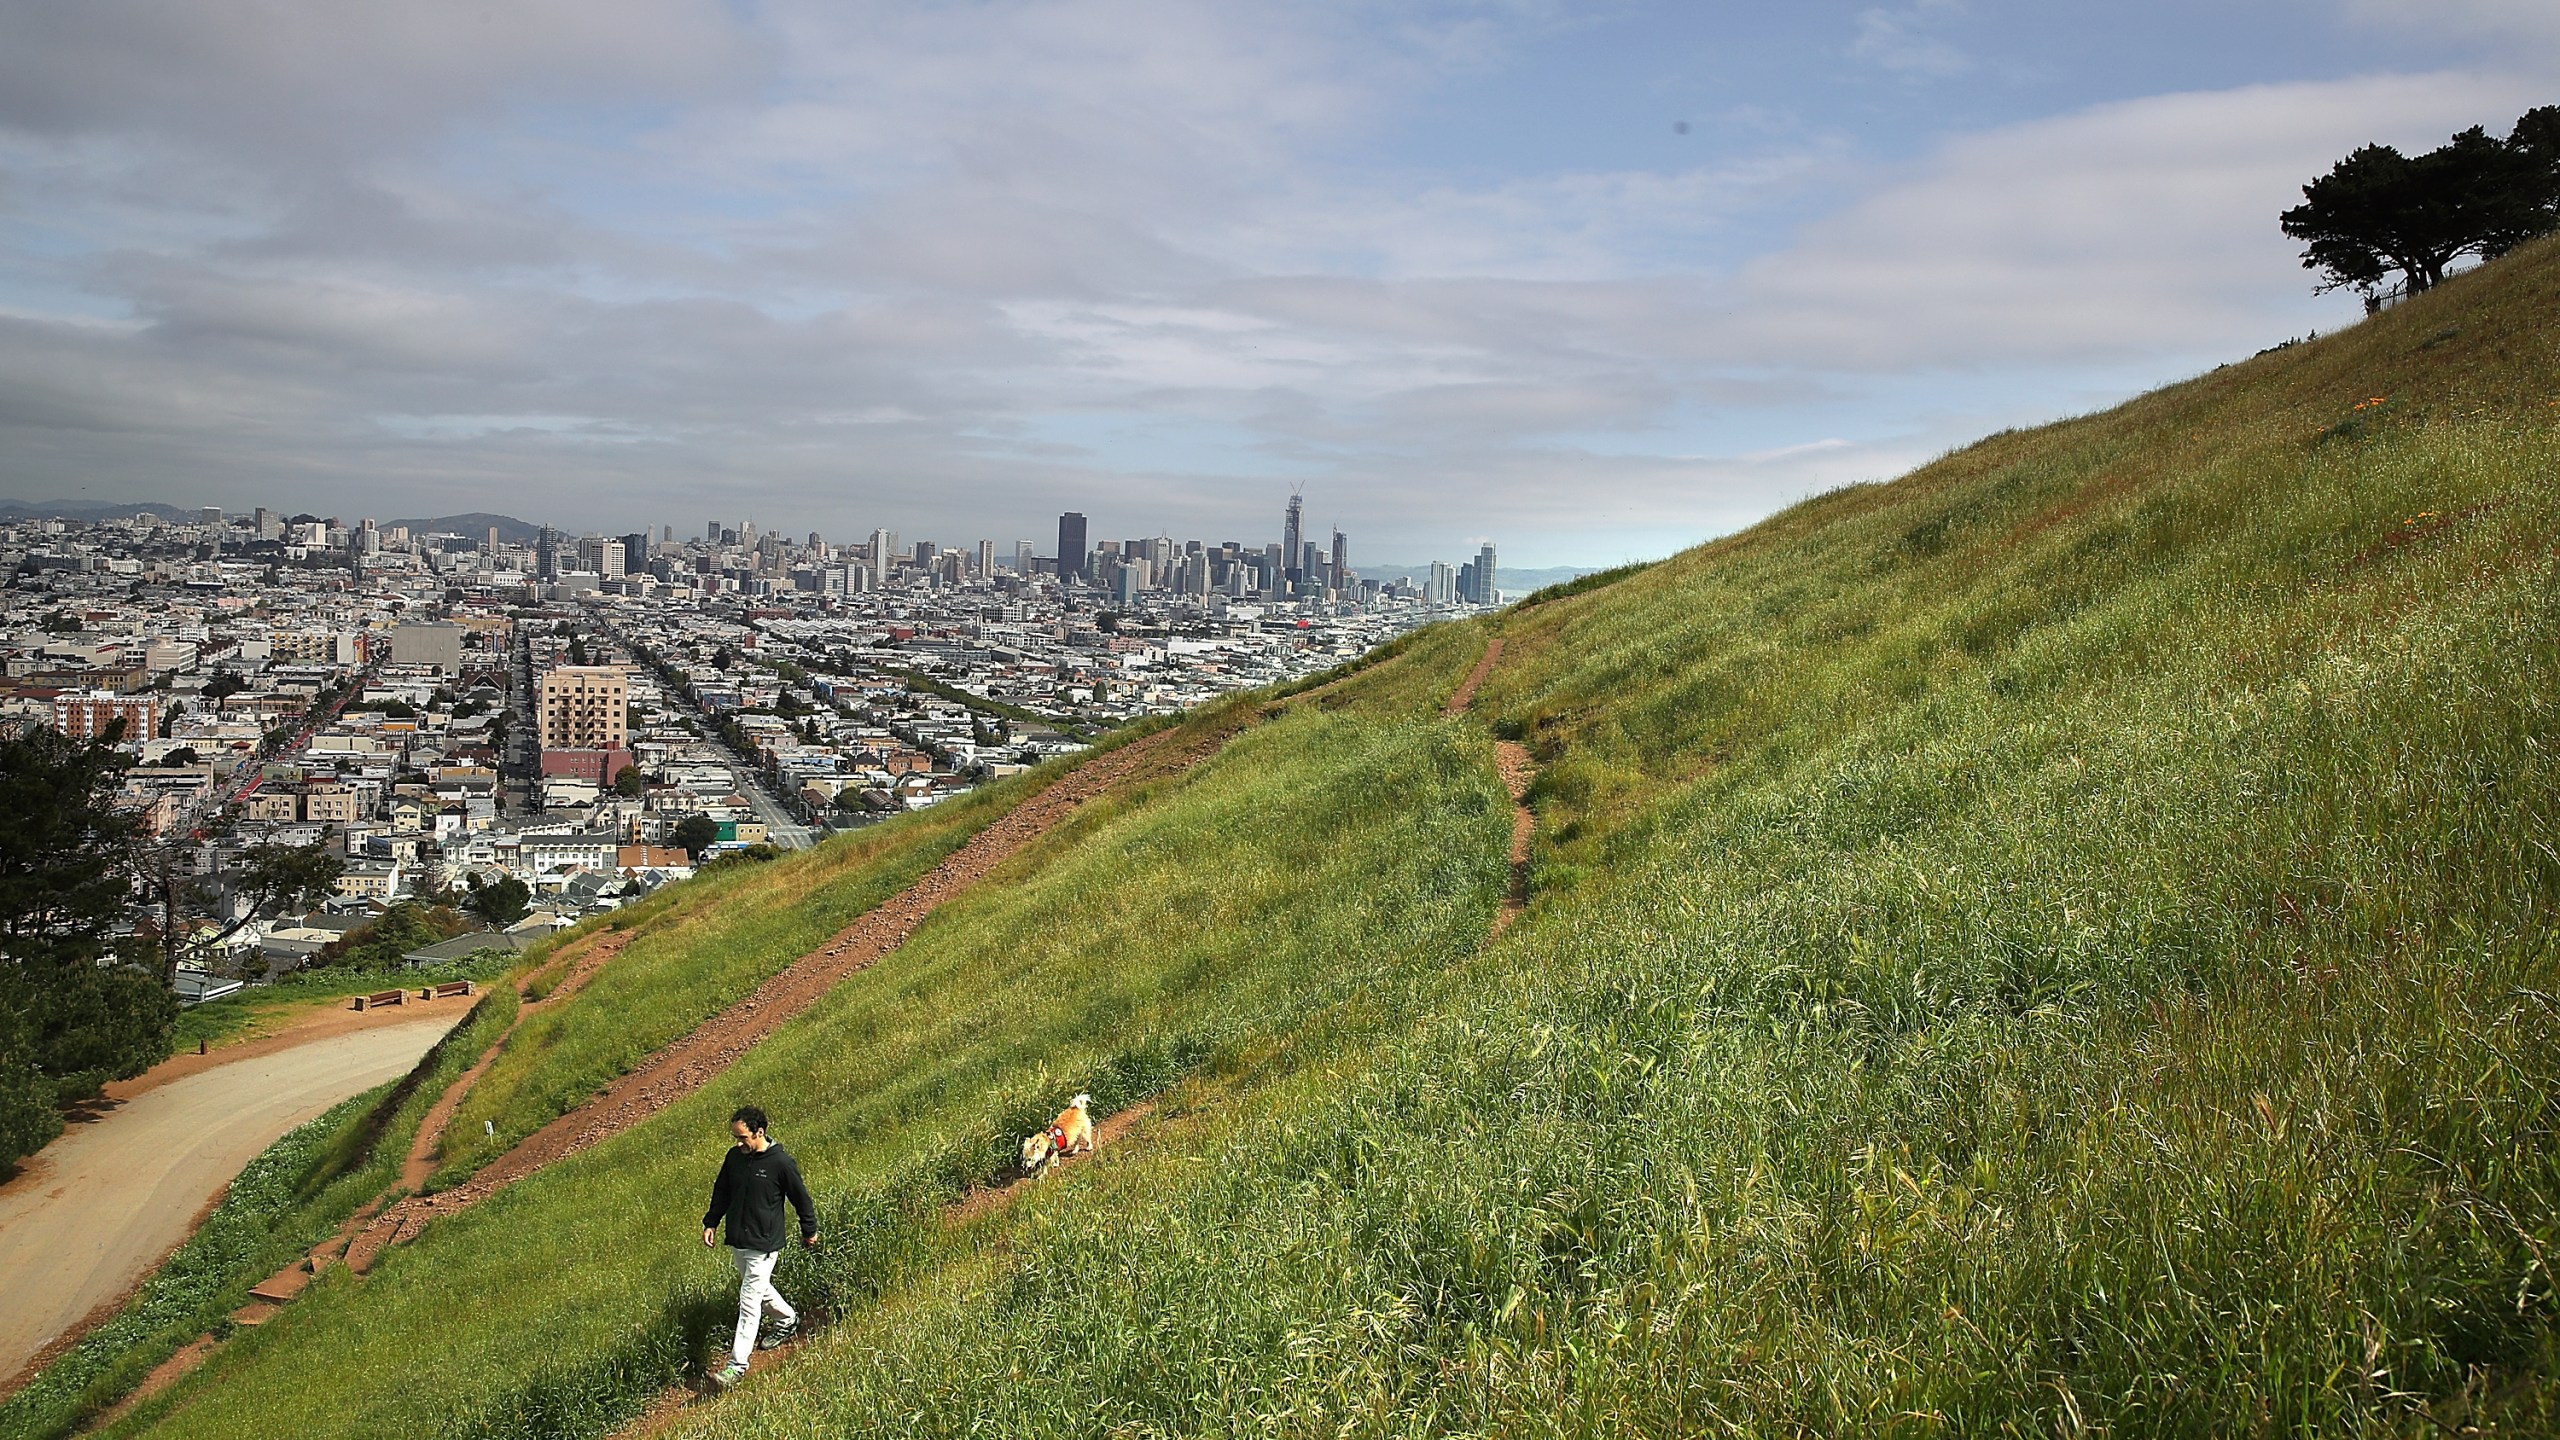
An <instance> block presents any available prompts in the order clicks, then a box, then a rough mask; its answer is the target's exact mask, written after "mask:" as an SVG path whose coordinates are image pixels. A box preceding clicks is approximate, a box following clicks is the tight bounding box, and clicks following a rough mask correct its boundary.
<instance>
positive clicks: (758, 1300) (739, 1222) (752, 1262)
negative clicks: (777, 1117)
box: [702, 1105, 818, 1390]
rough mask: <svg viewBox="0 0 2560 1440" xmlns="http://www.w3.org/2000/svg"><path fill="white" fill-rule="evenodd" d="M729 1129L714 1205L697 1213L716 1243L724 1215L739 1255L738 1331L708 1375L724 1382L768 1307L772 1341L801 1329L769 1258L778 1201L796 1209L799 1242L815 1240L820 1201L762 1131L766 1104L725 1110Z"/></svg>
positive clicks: (737, 1373)
mask: <svg viewBox="0 0 2560 1440" xmlns="http://www.w3.org/2000/svg"><path fill="white" fill-rule="evenodd" d="M729 1134H730V1135H731V1136H732V1137H734V1138H735V1139H736V1140H737V1142H738V1143H737V1144H736V1145H733V1146H731V1147H730V1149H729V1154H728V1156H727V1157H726V1158H725V1159H723V1160H722V1161H721V1162H720V1178H719V1179H717V1180H714V1181H712V1182H711V1208H710V1209H708V1210H706V1211H704V1212H703V1213H702V1243H703V1245H704V1246H706V1247H708V1246H712V1245H716V1244H718V1243H719V1233H720V1221H721V1220H722V1218H723V1217H725V1218H726V1219H727V1220H728V1222H729V1255H730V1258H732V1259H734V1260H736V1261H737V1262H738V1332H737V1334H736V1336H735V1337H733V1338H732V1339H731V1340H730V1342H729V1364H728V1367H727V1368H726V1369H724V1370H722V1371H721V1372H720V1373H719V1374H717V1375H714V1376H712V1377H711V1380H712V1383H713V1384H715V1385H717V1386H719V1387H720V1388H721V1389H723V1390H726V1389H728V1388H729V1387H730V1386H732V1385H735V1384H737V1383H738V1381H739V1380H741V1379H743V1378H745V1376H746V1373H747V1355H748V1353H749V1352H750V1351H753V1350H755V1349H756V1348H757V1345H756V1332H757V1330H758V1329H760V1328H761V1327H762V1326H763V1324H764V1312H765V1310H766V1309H767V1308H768V1307H769V1308H771V1309H772V1311H773V1313H774V1314H775V1315H777V1316H779V1317H781V1318H780V1319H779V1320H777V1321H776V1322H775V1324H774V1327H773V1328H772V1329H771V1330H769V1331H766V1332H765V1335H764V1347H763V1348H765V1349H768V1350H769V1349H771V1348H773V1347H774V1346H776V1345H779V1344H781V1343H782V1342H783V1341H785V1340H788V1339H790V1338H791V1337H792V1336H793V1335H795V1334H798V1333H799V1330H800V1313H799V1312H798V1311H796V1310H794V1309H792V1308H791V1305H790V1302H788V1301H786V1300H784V1299H783V1298H782V1292H780V1291H778V1290H776V1289H774V1288H773V1262H774V1261H776V1260H779V1259H781V1258H782V1245H783V1238H784V1231H783V1228H782V1202H783V1201H785V1200H789V1201H790V1202H791V1208H793V1209H794V1210H797V1211H799V1212H800V1243H801V1244H803V1245H815V1244H817V1243H818V1208H817V1207H816V1206H815V1205H813V1204H811V1203H810V1201H809V1187H808V1185H807V1184H805V1183H803V1182H802V1180H801V1179H800V1164H799V1162H798V1161H796V1160H793V1159H792V1158H791V1153H790V1152H789V1151H787V1150H785V1149H783V1148H782V1147H781V1146H779V1145H776V1144H774V1143H773V1139H772V1137H771V1136H769V1135H767V1134H765V1119H764V1112H763V1111H762V1110H759V1109H757V1108H756V1107H754V1106H753V1105H741V1106H739V1107H738V1109H737V1113H735V1114H733V1115H731V1116H730V1117H729Z"/></svg>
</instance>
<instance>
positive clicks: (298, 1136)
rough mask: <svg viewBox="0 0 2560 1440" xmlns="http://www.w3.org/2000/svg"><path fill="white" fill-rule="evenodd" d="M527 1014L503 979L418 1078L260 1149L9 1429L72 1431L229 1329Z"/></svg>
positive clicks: (3, 1411) (26, 1400)
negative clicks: (263, 1285)
mask: <svg viewBox="0 0 2560 1440" xmlns="http://www.w3.org/2000/svg"><path fill="white" fill-rule="evenodd" d="M515 1013H516V995H515V991H514V990H512V989H510V988H507V987H504V986H501V987H499V988H498V989H497V990H495V991H492V992H491V993H489V994H488V995H485V996H483V997H482V998H481V999H480V1001H479V1002H478V1003H477V1004H476V1005H474V1006H473V1007H472V1011H471V1013H470V1015H469V1016H468V1017H466V1018H465V1019H464V1021H463V1023H462V1024H460V1025H458V1026H456V1027H454V1029H453V1030H452V1031H451V1032H450V1033H448V1034H447V1035H446V1036H445V1038H444V1039H442V1040H440V1041H438V1042H437V1043H436V1046H435V1048H434V1049H432V1050H431V1051H429V1052H428V1053H427V1054H426V1055H425V1056H424V1057H422V1058H421V1059H420V1060H419V1062H418V1064H417V1067H416V1068H415V1069H413V1070H412V1071H411V1072H410V1073H409V1074H408V1075H407V1076H406V1077H403V1078H402V1079H400V1080H396V1081H393V1082H392V1083H390V1084H388V1085H384V1086H381V1087H378V1088H376V1089H374V1090H371V1091H368V1092H366V1093H365V1094H362V1095H358V1096H356V1097H354V1098H352V1099H350V1100H347V1101H344V1102H342V1103H341V1104H339V1105H338V1106H336V1107H335V1108H334V1109H332V1110H330V1111H329V1112H328V1113H327V1114H325V1115H322V1116H321V1117H319V1118H318V1119H316V1120H313V1121H310V1122H309V1123H307V1124H304V1125H302V1126H300V1127H298V1128H296V1129H294V1130H293V1131H291V1132H289V1133H288V1134H286V1135H285V1136H284V1137H283V1138H281V1139H279V1140H277V1141H276V1143H275V1144H273V1145H271V1146H269V1147H268V1148H267V1150H266V1151H265V1153H263V1154H261V1155H260V1156H259V1157H258V1158H257V1159H255V1160H252V1161H250V1162H249V1164H248V1165H247V1166H246V1167H245V1168H243V1169H242V1170H241V1172H240V1174H239V1175H238V1176H237V1177H236V1178H235V1179H233V1180H232V1182H231V1185H230V1187H229V1189H228V1190H226V1191H225V1192H224V1194H223V1197H222V1201H221V1203H220V1204H218V1205H216V1206H215V1207H214V1209H213V1213H212V1214H210V1215H208V1216H207V1217H206V1218H205V1222H204V1224H202V1225H201V1226H198V1227H197V1229H196V1233H195V1234H193V1235H191V1236H189V1237H188V1239H187V1242H186V1243H185V1244H184V1245H182V1246H180V1247H179V1248H178V1250H177V1251H176V1253H174V1254H172V1255H171V1256H170V1257H169V1258H168V1259H167V1260H165V1261H163V1262H162V1263H161V1265H160V1267H159V1269H157V1270H155V1271H154V1272H152V1274H151V1275H150V1276H149V1277H148V1278H147V1279H146V1280H145V1281H144V1282H143V1284H142V1286H141V1288H140V1289H139V1290H137V1291H136V1292H135V1294H134V1296H133V1298H132V1299H131V1300H129V1301H127V1302H126V1303H125V1306H124V1308H123V1309H122V1310H120V1311H118V1312H117V1313H116V1314H115V1315H114V1316H113V1317H111V1318H109V1319H108V1320H107V1321H106V1322H104V1323H103V1324H101V1325H99V1326H98V1328H96V1329H95V1330H92V1331H91V1332H89V1334H88V1335H86V1336H84V1337H82V1339H81V1341H80V1343H79V1344H77V1345H75V1346H73V1347H72V1348H71V1349H70V1350H69V1351H68V1352H66V1353H65V1354H64V1355H63V1356H62V1357H61V1358H60V1359H58V1360H56V1361H54V1362H53V1364H51V1365H49V1366H47V1367H46V1368H45V1369H44V1370H43V1371H42V1372H41V1373H40V1374H38V1375H37V1376H35V1377H34V1378H33V1379H32V1380H30V1381H29V1382H28V1384H27V1386H26V1387H25V1388H24V1389H22V1390H20V1391H18V1393H16V1394H15V1395H12V1396H10V1397H9V1399H8V1401H7V1402H6V1403H5V1404H0V1437H6V1440H51V1437H55V1436H61V1435H68V1434H71V1433H73V1432H74V1431H76V1430H77V1429H78V1428H80V1426H81V1424H82V1423H83V1422H84V1421H86V1420H88V1419H89V1418H90V1417H92V1416H94V1415H96V1414H98V1413H100V1412H101V1411H103V1410H105V1409H106V1408H107V1407H108V1406H109V1405H112V1404H114V1403H115V1402H116V1401H117V1400H118V1399H120V1398H122V1397H123V1396H124V1395H126V1394H127V1393H129V1392H130V1391H131V1390H132V1389H133V1387H134V1386H135V1385H136V1384H138V1383H139V1382H140V1381H141V1380H142V1378H143V1377H144V1376H145V1375H148V1374H149V1373H150V1372H151V1370H152V1368H153V1367H155V1366H157V1365H158V1364H159V1363H160V1362H161V1361H163V1360H165V1359H167V1358H168V1357H169V1356H170V1355H172V1354H174V1353H176V1351H177V1350H178V1348H179V1347H180V1346H182V1345H184V1344H186V1343H187V1342H188V1341H190V1340H193V1339H194V1338H196V1337H197V1336H198V1335H201V1334H204V1333H206V1332H208V1331H212V1332H215V1333H228V1332H229V1331H230V1329H231V1325H230V1322H229V1321H228V1319H226V1318H225V1317H227V1316H228V1315H229V1313H230V1312H231V1311H233V1310H236V1309H238V1308H239V1307H240V1306H242V1305H244V1304H246V1303H248V1299H249V1293H248V1292H249V1287H250V1286H252V1285H255V1284H257V1283H258V1282H259V1281H261V1280H264V1279H266V1278H267V1277H268V1276H270V1275H273V1274H275V1273H276V1272H277V1271H279V1270H282V1269H283V1268H285V1266H287V1265H289V1264H291V1263H292V1262H293V1261H294V1259H295V1258H296V1257H297V1256H299V1255H301V1254H303V1253H304V1252H305V1251H307V1250H309V1249H310V1247H312V1246H313V1245H316V1244H318V1243H319V1242H320V1241H321V1240H323V1239H326V1238H327V1237H328V1236H329V1234H330V1233H331V1232H332V1231H334V1230H335V1229H336V1228H337V1227H338V1225H339V1224H340V1223H341V1222H343V1221H344V1220H345V1219H346V1218H347V1217H348V1216H349V1215H352V1214H354V1213H355V1211H356V1209H357V1207H359V1206H361V1205H363V1204H364V1203H365V1202H366V1201H368V1200H370V1199H372V1198H373V1197H374V1196H376V1195H378V1194H380V1193H382V1191H383V1190H384V1189H385V1188H387V1187H388V1186H390V1185H391V1184H393V1183H394V1182H395V1181H397V1180H398V1178H399V1174H400V1164H401V1161H402V1159H403V1157H405V1156H406V1155H407V1153H408V1147H409V1142H410V1141H411V1139H412V1138H413V1137H415V1136H416V1134H417V1130H418V1125H419V1123H420V1122H421V1121H422V1120H423V1119H424V1118H425V1115H426V1112H427V1109H428V1107H430V1106H431V1105H433V1104H434V1103H435V1100H436V1097H437V1096H438V1095H440V1094H442V1093H443V1092H444V1090H445V1088H446V1087H447V1086H449V1085H451V1084H452V1083H453V1081H454V1080H455V1079H456V1078H457V1077H458V1076H460V1075H461V1073H462V1071H463V1070H464V1069H465V1068H467V1067H468V1066H469V1065H470V1063H471V1062H472V1061H473V1060H474V1059H476V1058H478V1056H479V1054H480V1052H481V1051H482V1050H483V1049H485V1048H487V1046H488V1044H489V1042H490V1041H492V1040H494V1039H496V1038H497V1037H498V1035H499V1034H500V1033H501V1032H502V1031H503V1030H505V1028H506V1026H507V1022H508V1021H510V1020H512V1019H514V1018H515Z"/></svg>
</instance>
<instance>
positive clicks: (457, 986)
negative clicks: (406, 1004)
mask: <svg viewBox="0 0 2560 1440" xmlns="http://www.w3.org/2000/svg"><path fill="white" fill-rule="evenodd" d="M471 993H472V990H471V982H470V981H468V980H447V981H445V982H443V983H442V984H438V985H422V986H420V987H419V988H418V998H419V999H421V1000H450V999H452V998H453V997H454V996H456V995H468V994H471Z"/></svg>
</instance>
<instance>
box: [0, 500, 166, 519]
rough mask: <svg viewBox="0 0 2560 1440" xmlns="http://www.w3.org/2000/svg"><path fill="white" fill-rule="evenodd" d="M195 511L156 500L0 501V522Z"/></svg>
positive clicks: (164, 514) (158, 514)
mask: <svg viewBox="0 0 2560 1440" xmlns="http://www.w3.org/2000/svg"><path fill="white" fill-rule="evenodd" d="M195 513H196V512H195V511H193V510H191V509H184V508H181V507H179V506H176V505H164V504H161V503H160V502H159V501H157V500H137V501H135V502H133V503H132V504H129V505H101V504H98V503H97V502H95V501H90V500H34V501H29V500H0V520H80V521H86V522H91V523H94V522H96V521H100V520H113V519H116V518H118V517H120V516H126V515H157V516H159V517H160V518H162V519H164V520H182V519H192V518H194V516H195Z"/></svg>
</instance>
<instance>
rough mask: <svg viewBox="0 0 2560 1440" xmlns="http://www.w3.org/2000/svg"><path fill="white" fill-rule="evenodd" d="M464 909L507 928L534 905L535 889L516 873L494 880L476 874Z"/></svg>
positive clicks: (498, 926)
mask: <svg viewBox="0 0 2560 1440" xmlns="http://www.w3.org/2000/svg"><path fill="white" fill-rule="evenodd" d="M462 908H463V909H465V910H468V911H470V912H471V913H472V914H474V915H476V916H478V917H480V918H481V919H482V920H484V921H486V922H488V923H489V924H490V925H491V926H493V927H495V928H497V929H500V930H504V929H506V928H507V927H508V926H510V925H513V924H514V923H516V922H517V921H519V920H521V919H523V918H524V917H525V914H526V912H528V911H530V910H531V909H532V908H533V890H532V888H531V887H530V886H528V885H526V884H525V883H524V882H523V881H521V880H519V879H517V878H516V877H514V876H513V875H501V876H499V877H498V878H497V879H495V880H484V879H482V878H481V877H480V876H477V875H474V876H472V877H471V893H470V894H469V895H467V896H465V897H463V901H462Z"/></svg>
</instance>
